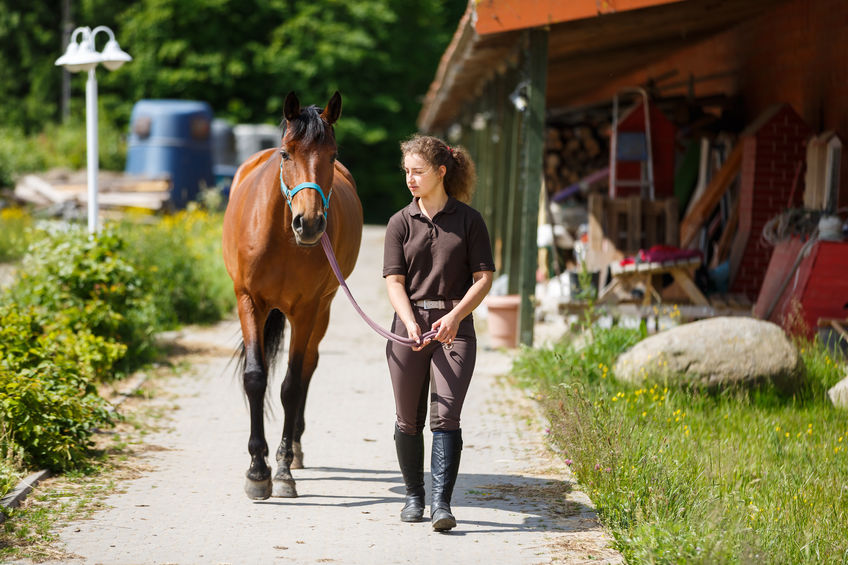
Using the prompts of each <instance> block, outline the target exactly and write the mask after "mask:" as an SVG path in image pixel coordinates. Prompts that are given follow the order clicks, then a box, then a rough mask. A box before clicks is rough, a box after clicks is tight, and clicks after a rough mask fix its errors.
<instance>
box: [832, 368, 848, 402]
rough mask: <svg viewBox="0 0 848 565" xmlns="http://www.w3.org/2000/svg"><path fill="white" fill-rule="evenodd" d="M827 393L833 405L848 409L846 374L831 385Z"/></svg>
mask: <svg viewBox="0 0 848 565" xmlns="http://www.w3.org/2000/svg"><path fill="white" fill-rule="evenodd" d="M827 395H828V396H829V397H830V401H831V402H833V405H834V406H836V407H838V408H846V409H848V376H846V377H845V378H844V379H842V380H841V381H839V382H838V383H836V384H835V385H833V388H831V389H830V390H829V391H827Z"/></svg>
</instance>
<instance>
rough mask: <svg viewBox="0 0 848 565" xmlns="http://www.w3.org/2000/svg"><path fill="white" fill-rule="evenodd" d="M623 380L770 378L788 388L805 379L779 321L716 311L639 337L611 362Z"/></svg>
mask: <svg viewBox="0 0 848 565" xmlns="http://www.w3.org/2000/svg"><path fill="white" fill-rule="evenodd" d="M613 371H614V373H615V376H616V377H617V378H619V379H621V380H624V381H630V382H635V383H638V382H641V381H642V380H645V379H646V378H651V379H657V380H664V381H666V382H669V383H675V382H676V383H677V384H689V385H696V386H706V387H721V386H728V385H742V386H750V385H754V384H760V383H765V382H772V383H774V384H775V385H776V386H777V387H778V388H780V389H781V390H782V391H784V392H792V391H794V390H796V389H797V388H798V385H799V384H800V383H801V382H802V381H803V379H804V365H803V362H802V360H801V357H800V355H798V351H797V350H796V348H795V346H794V345H793V344H792V342H790V341H789V339H788V338H787V337H786V334H785V333H784V331H783V330H782V329H781V328H780V327H779V326H777V325H775V324H773V323H771V322H766V321H762V320H756V319H753V318H743V317H716V318H710V319H707V320H700V321H697V322H692V323H690V324H685V325H682V326H678V327H676V328H672V329H670V330H666V331H664V332H661V333H658V334H656V335H654V336H651V337H649V338H647V339H645V340H643V341H641V342H639V343H637V344H636V345H635V346H634V347H633V348H631V349H630V350H629V351H627V352H625V353H623V354H622V355H620V356H619V358H618V360H617V361H616V363H615V366H614V367H613Z"/></svg>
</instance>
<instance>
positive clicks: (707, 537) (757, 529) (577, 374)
mask: <svg viewBox="0 0 848 565" xmlns="http://www.w3.org/2000/svg"><path fill="white" fill-rule="evenodd" d="M643 335H644V333H642V332H639V331H633V330H623V329H620V328H613V329H610V330H601V329H595V330H594V332H593V339H590V340H588V341H587V345H586V346H585V347H582V348H578V347H575V346H574V345H572V344H570V343H568V342H562V343H560V344H559V345H557V346H554V347H552V348H550V349H543V350H529V349H527V350H524V351H523V352H522V354H521V355H520V356H519V358H518V359H517V361H516V363H515V365H514V368H513V374H514V375H515V376H516V377H517V379H518V380H519V382H520V383H522V384H523V385H524V386H529V387H532V388H534V389H536V390H537V391H538V392H539V393H540V396H541V398H542V402H543V403H544V405H545V408H546V410H547V413H548V416H549V419H550V422H551V437H552V440H553V441H554V442H555V443H556V444H557V447H558V448H559V449H560V450H561V451H562V453H563V456H564V457H565V458H567V459H570V460H572V468H573V469H574V471H575V473H576V476H577V478H578V481H579V483H580V484H581V486H582V488H583V489H585V490H586V491H587V493H588V494H589V495H590V497H591V498H592V500H593V501H594V503H595V504H596V506H597V509H598V512H599V515H600V517H601V520H602V521H603V522H604V524H605V525H606V526H607V527H608V528H609V529H610V531H611V532H612V534H613V535H614V536H615V539H616V546H617V548H618V549H619V550H620V551H621V552H622V554H623V555H624V556H625V558H626V559H627V560H628V561H629V562H633V563H748V562H752V561H757V562H762V563H848V412H845V411H840V410H838V409H835V408H833V407H832V406H831V404H830V402H829V401H828V400H827V398H826V390H827V388H828V387H830V386H832V385H833V384H834V383H835V382H837V381H838V380H839V379H841V378H842V376H844V374H845V365H844V360H841V359H836V360H835V359H834V358H833V356H832V354H831V353H830V352H829V351H828V350H827V349H826V348H824V347H823V346H821V345H820V344H818V343H813V344H801V345H800V346H799V347H800V350H801V355H802V358H803V360H804V363H805V365H806V370H807V376H808V384H807V386H806V388H804V389H803V390H802V391H800V392H799V393H798V394H797V395H796V396H795V397H793V398H786V397H782V396H780V395H778V394H777V393H776V392H774V391H770V390H759V391H744V390H735V391H725V392H723V393H706V392H700V391H697V390H683V389H677V388H674V387H667V386H664V385H661V384H646V385H642V386H640V387H635V386H632V385H627V384H625V383H621V382H618V381H617V380H616V379H615V377H614V375H613V374H612V369H611V367H612V366H613V363H614V361H615V358H616V357H617V355H618V354H619V353H621V352H622V351H624V350H625V349H627V348H628V347H629V346H631V345H632V344H633V343H635V342H636V341H638V340H639V339H641V337H642V336H643Z"/></svg>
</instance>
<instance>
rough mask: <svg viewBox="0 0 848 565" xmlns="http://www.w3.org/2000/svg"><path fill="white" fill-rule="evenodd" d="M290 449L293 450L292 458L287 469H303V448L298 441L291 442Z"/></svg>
mask: <svg viewBox="0 0 848 565" xmlns="http://www.w3.org/2000/svg"><path fill="white" fill-rule="evenodd" d="M292 451H293V452H294V459H292V462H291V465H289V469H303V448H302V447H301V446H300V442H299V441H295V442H293V443H292Z"/></svg>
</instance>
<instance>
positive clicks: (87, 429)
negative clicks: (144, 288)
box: [0, 305, 123, 469]
mask: <svg viewBox="0 0 848 565" xmlns="http://www.w3.org/2000/svg"><path fill="white" fill-rule="evenodd" d="M122 353H123V347H122V346H121V345H118V344H115V343H113V342H110V341H109V340H107V339H104V338H102V337H98V336H95V335H93V334H91V333H90V332H88V331H86V330H81V331H74V330H73V329H71V328H69V327H67V326H64V325H63V324H62V322H61V320H56V319H52V320H51V319H49V318H45V317H44V315H43V313H41V312H37V311H36V310H35V309H32V308H30V309H24V308H20V307H18V306H12V305H2V306H0V432H2V433H0V442H2V445H0V449H2V453H4V454H8V453H14V454H15V455H17V456H18V457H20V459H21V460H22V461H23V463H24V464H25V465H28V466H36V467H49V468H52V469H69V468H74V467H76V466H78V465H79V464H80V463H81V462H83V461H85V455H86V450H87V448H88V446H89V439H90V437H91V434H92V432H93V430H94V428H95V427H96V426H99V425H104V424H107V423H109V422H110V416H109V413H108V411H107V409H106V403H105V401H104V400H103V399H102V398H101V397H100V396H98V394H97V389H96V387H95V386H94V384H93V383H94V378H96V377H98V376H102V375H103V373H104V370H105V369H106V368H108V367H109V366H110V365H111V363H112V362H114V360H115V359H116V358H117V357H119V356H120V355H121V354H122Z"/></svg>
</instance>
